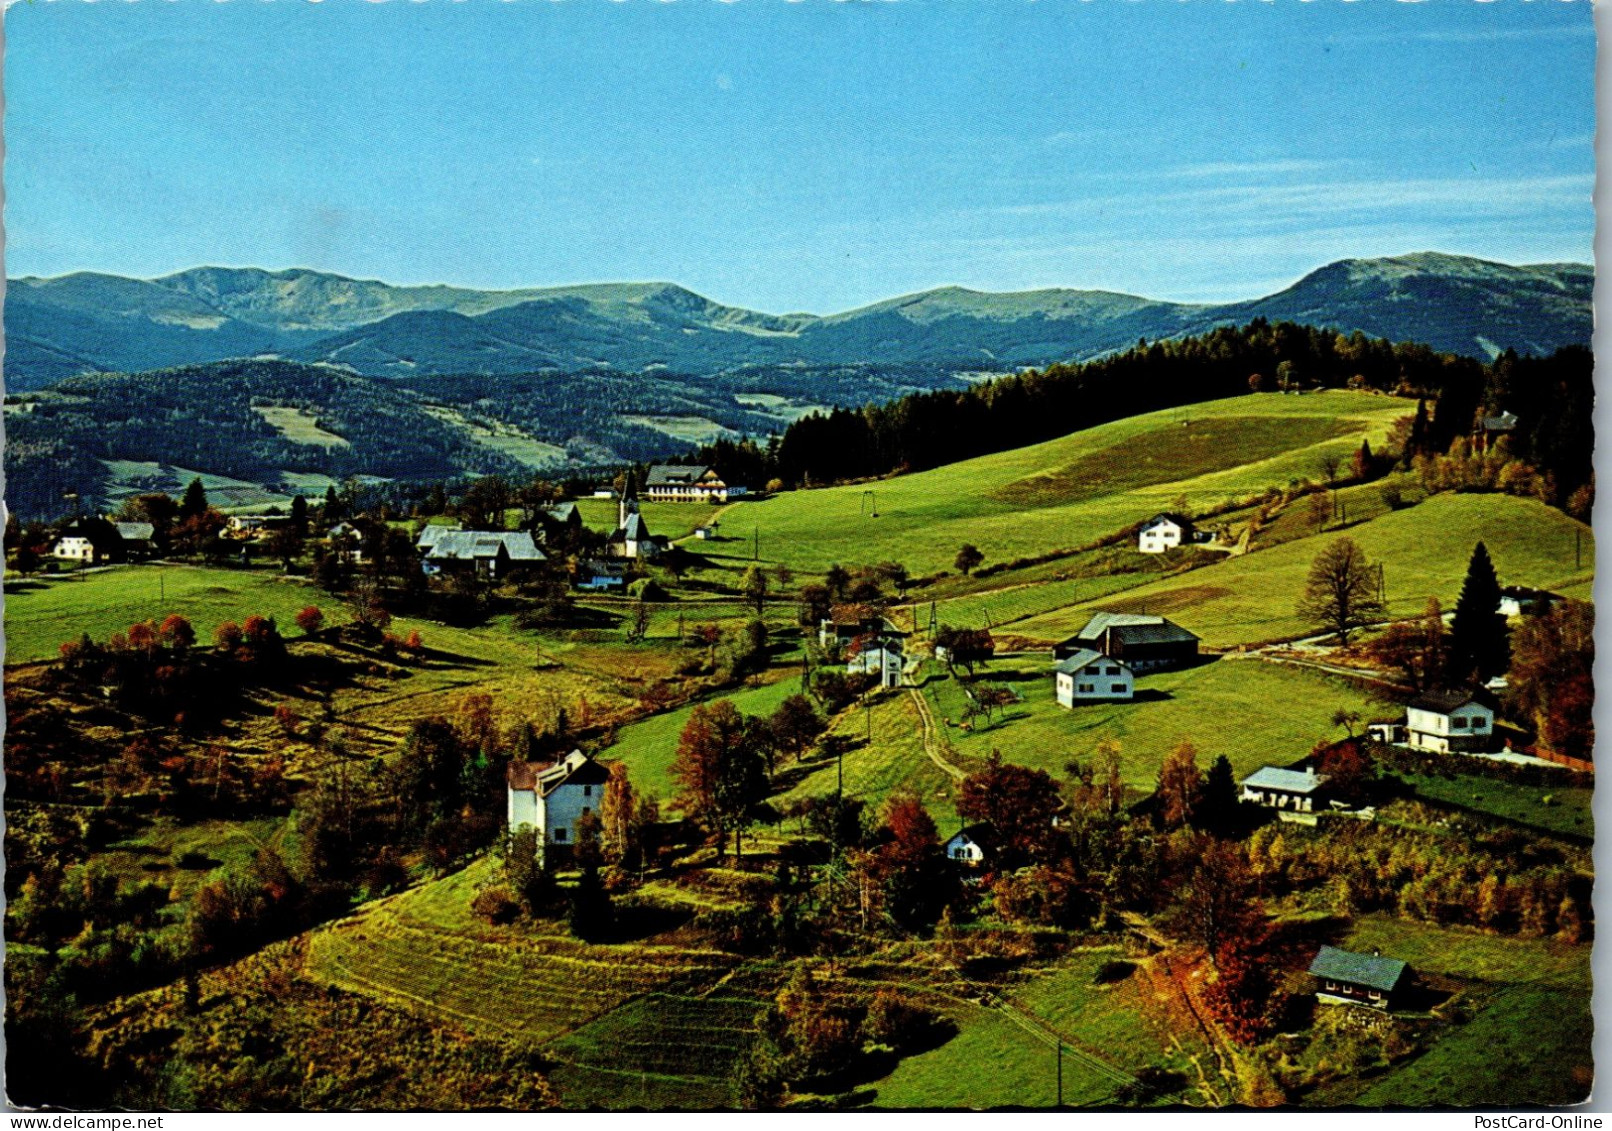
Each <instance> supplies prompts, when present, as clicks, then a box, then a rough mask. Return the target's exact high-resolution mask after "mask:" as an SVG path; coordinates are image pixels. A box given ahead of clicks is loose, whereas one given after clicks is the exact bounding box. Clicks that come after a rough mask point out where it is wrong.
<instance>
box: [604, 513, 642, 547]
mask: <svg viewBox="0 0 1612 1131" xmlns="http://www.w3.org/2000/svg"><path fill="white" fill-rule="evenodd" d="M648 539H649V524H648V523H647V522H645V521H644V516H643V515H641V514H639V513H638V512H637V511H633V513H632V514H629V515H628V516H627V521H626V522H624V523H622V524H621V525H620V526H618V527H617V528H616V532H615V533H614V534H612V535H611V536H610V540H611V541H612V542H645V541H648Z"/></svg>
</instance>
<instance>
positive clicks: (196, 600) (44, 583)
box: [5, 565, 347, 664]
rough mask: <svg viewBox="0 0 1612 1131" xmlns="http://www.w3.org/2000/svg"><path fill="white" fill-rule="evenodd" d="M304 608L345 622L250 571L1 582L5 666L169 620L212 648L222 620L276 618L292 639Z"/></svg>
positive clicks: (183, 569)
mask: <svg viewBox="0 0 1612 1131" xmlns="http://www.w3.org/2000/svg"><path fill="white" fill-rule="evenodd" d="M308 605H318V606H319V607H320V608H321V609H323V610H324V613H325V617H326V618H327V619H326V623H327V624H331V623H340V622H341V621H344V620H346V619H347V616H346V613H345V610H343V609H342V607H341V603H340V602H339V601H337V600H335V599H334V598H332V597H330V596H329V595H328V594H326V593H324V592H322V591H320V590H319V589H316V588H314V587H313V586H311V585H307V584H304V583H302V582H300V581H289V580H288V581H282V580H280V579H279V578H277V577H275V576H273V575H271V574H267V573H256V572H253V571H250V570H235V569H209V568H205V567H199V566H186V565H133V566H117V567H113V568H111V569H106V570H103V571H101V572H98V573H88V574H84V575H83V576H81V577H77V578H73V579H71V580H68V579H55V578H52V579H48V580H47V579H44V578H34V579H31V580H28V581H14V580H7V582H6V601H5V607H6V613H5V628H6V634H5V645H6V662H7V663H12V664H15V663H22V662H24V661H27V660H43V659H53V658H54V657H55V656H56V650H57V648H58V646H60V645H61V643H62V642H63V641H64V640H76V639H78V637H79V636H80V635H82V634H83V633H86V632H87V633H89V634H90V636H91V637H93V638H95V639H97V640H105V639H106V638H107V637H108V636H110V635H111V634H112V633H113V632H122V631H125V630H126V629H127V628H128V627H129V625H131V624H133V623H134V622H136V621H142V620H149V619H151V618H153V617H155V618H156V619H158V620H161V619H162V618H163V617H165V616H167V615H168V614H169V613H179V614H180V615H181V616H184V617H187V618H189V620H190V622H191V624H192V625H193V626H194V627H195V629H196V635H197V637H198V638H199V639H200V640H201V641H203V642H204V643H211V642H212V636H213V630H214V629H215V628H217V627H218V626H219V625H220V624H222V623H223V622H224V621H226V620H233V621H235V622H237V623H239V622H240V621H242V620H245V619H246V618H247V617H248V616H250V615H251V614H253V613H260V614H262V615H264V616H272V617H274V618H275V620H276V621H278V622H279V625H280V630H281V631H282V632H284V633H285V634H286V635H287V636H289V637H295V636H296V635H297V628H296V625H295V622H294V620H293V618H294V617H295V616H296V614H297V611H298V610H299V609H302V608H304V607H306V606H308Z"/></svg>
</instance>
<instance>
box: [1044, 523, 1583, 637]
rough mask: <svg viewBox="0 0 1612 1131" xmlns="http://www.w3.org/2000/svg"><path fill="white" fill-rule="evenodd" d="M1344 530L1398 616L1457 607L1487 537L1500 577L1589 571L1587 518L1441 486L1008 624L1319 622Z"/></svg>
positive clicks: (1572, 576) (1535, 582)
mask: <svg viewBox="0 0 1612 1131" xmlns="http://www.w3.org/2000/svg"><path fill="white" fill-rule="evenodd" d="M1345 536H1347V537H1349V538H1352V539H1354V540H1355V542H1356V543H1358V544H1359V546H1360V547H1361V549H1362V550H1364V551H1365V553H1366V555H1367V557H1368V558H1369V559H1370V560H1371V561H1372V562H1381V563H1382V565H1383V570H1384V584H1385V588H1386V592H1387V598H1388V612H1389V615H1390V616H1393V617H1409V616H1415V615H1417V614H1419V613H1420V612H1421V611H1422V609H1423V607H1424V606H1425V605H1426V603H1427V599H1428V598H1429V597H1437V598H1438V599H1439V600H1440V601H1441V602H1442V603H1443V604H1444V607H1445V608H1446V609H1449V608H1450V607H1452V606H1453V604H1454V602H1455V598H1456V597H1457V596H1458V595H1459V593H1460V590H1461V582H1462V580H1463V579H1464V578H1465V576H1466V567H1467V561H1468V559H1469V558H1470V556H1471V554H1472V547H1473V546H1474V545H1476V544H1477V543H1478V542H1479V541H1480V540H1481V541H1482V542H1484V543H1485V544H1486V545H1487V546H1488V548H1489V554H1490V556H1491V557H1492V558H1493V559H1494V563H1495V568H1496V570H1497V571H1498V573H1499V575H1500V581H1501V584H1503V585H1531V586H1537V587H1540V588H1546V589H1561V588H1564V587H1567V586H1568V585H1570V583H1573V582H1575V581H1580V580H1583V579H1584V578H1586V577H1587V576H1588V575H1589V574H1590V573H1591V572H1592V571H1593V569H1594V564H1595V553H1594V541H1593V538H1592V536H1591V533H1590V529H1589V527H1588V526H1585V525H1584V524H1583V523H1580V522H1576V521H1574V520H1573V519H1571V518H1569V517H1567V516H1566V515H1564V514H1563V513H1562V512H1560V511H1558V510H1555V509H1553V508H1550V507H1547V506H1545V505H1544V504H1542V503H1536V502H1534V501H1533V500H1531V499H1519V498H1514V497H1512V496H1510V495H1436V496H1434V497H1433V498H1430V499H1428V500H1426V501H1425V502H1422V503H1419V504H1418V505H1416V506H1414V507H1410V508H1407V509H1405V510H1400V511H1392V512H1389V513H1386V514H1383V515H1382V516H1381V517H1378V518H1374V519H1371V520H1370V521H1368V522H1363V523H1361V524H1360V525H1358V526H1351V527H1349V528H1347V529H1345V530H1340V531H1335V532H1327V533H1322V534H1318V535H1314V536H1312V537H1308V538H1302V539H1299V540H1296V541H1291V542H1286V543H1283V544H1282V545H1280V546H1276V547H1274V548H1272V549H1269V550H1261V551H1258V552H1256V553H1250V554H1245V555H1242V556H1240V557H1235V558H1228V559H1227V560H1225V561H1222V562H1216V563H1215V564H1213V565H1208V566H1205V567H1204V568H1202V569H1198V570H1193V571H1192V572H1191V573H1189V574H1186V575H1183V576H1181V577H1173V578H1167V579H1164V580H1160V581H1152V582H1149V583H1148V584H1146V585H1141V586H1138V587H1137V588H1135V589H1132V590H1130V591H1128V592H1127V593H1125V595H1124V596H1123V597H1122V598H1119V599H1111V598H1103V599H1098V600H1094V601H1090V602H1086V603H1083V604H1074V605H1070V606H1069V607H1067V608H1064V609H1059V610H1057V611H1054V612H1049V613H1044V614H1041V615H1039V616H1035V617H1031V618H1029V619H1027V620H1024V621H1020V622H1016V623H1015V624H1014V625H1013V631H1014V632H1016V633H1022V634H1023V635H1025V636H1029V637H1032V638H1035V639H1041V640H1048V641H1055V640H1061V639H1063V638H1064V637H1066V636H1069V635H1070V634H1072V633H1074V632H1076V631H1078V630H1079V629H1080V628H1081V626H1083V625H1084V624H1085V623H1086V621H1087V619H1088V618H1090V616H1091V614H1092V613H1094V612H1096V611H1098V610H1100V609H1101V610H1113V611H1119V612H1145V613H1152V614H1156V615H1162V616H1167V617H1169V618H1171V619H1172V620H1174V621H1176V622H1177V623H1179V624H1181V625H1182V626H1183V627H1186V628H1189V629H1191V630H1192V631H1193V632H1196V633H1197V634H1198V635H1199V636H1201V637H1202V638H1203V640H1204V643H1205V644H1207V645H1209V646H1210V647H1216V648H1229V647H1235V646H1236V645H1239V644H1252V643H1257V642H1260V641H1267V640H1281V639H1288V638H1292V637H1296V636H1302V635H1304V634H1305V633H1307V632H1312V631H1314V630H1315V628H1316V626H1315V625H1313V624H1311V623H1309V622H1306V621H1304V620H1302V619H1301V618H1300V617H1299V616H1298V615H1297V613H1296V611H1295V606H1296V604H1297V602H1298V599H1299V597H1300V595H1301V594H1302V593H1303V591H1304V582H1305V578H1306V576H1307V575H1308V573H1309V570H1310V564H1311V562H1313V561H1314V560H1315V556H1316V555H1317V554H1318V553H1320V552H1321V550H1322V549H1324V548H1325V546H1326V545H1327V543H1329V542H1330V541H1332V540H1333V539H1334V538H1338V537H1345ZM1575 539H1576V540H1577V545H1578V553H1577V555H1575Z"/></svg>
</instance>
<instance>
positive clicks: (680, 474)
mask: <svg viewBox="0 0 1612 1131" xmlns="http://www.w3.org/2000/svg"><path fill="white" fill-rule="evenodd" d="M710 470H711V469H710V468H709V467H705V466H703V465H700V464H692V463H662V464H657V465H656V466H654V467H652V468H650V469H649V478H647V479H645V480H644V486H645V487H687V486H689V485H690V484H692V483H693V482H694V481H695V480H697V479H699V478H700V477H701V476H702V475H704V474H705V473H706V472H707V471H710Z"/></svg>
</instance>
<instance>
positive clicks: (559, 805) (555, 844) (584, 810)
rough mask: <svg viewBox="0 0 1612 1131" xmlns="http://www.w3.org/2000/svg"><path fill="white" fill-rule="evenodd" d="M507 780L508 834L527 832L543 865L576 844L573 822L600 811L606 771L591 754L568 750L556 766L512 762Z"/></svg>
mask: <svg viewBox="0 0 1612 1131" xmlns="http://www.w3.org/2000/svg"><path fill="white" fill-rule="evenodd" d="M507 781H508V785H509V818H508V819H509V831H510V832H511V833H514V832H518V831H520V829H521V828H522V827H525V828H529V829H531V830H532V832H533V833H535V834H536V836H537V858H538V860H539V861H540V862H541V863H543V864H544V865H545V866H546V865H547V864H548V863H549V862H550V861H551V860H553V859H554V857H556V856H563V855H565V854H566V853H567V852H569V851H570V850H571V848H573V847H574V846H575V845H576V842H577V822H578V821H580V820H581V819H582V818H583V817H584V816H586V815H588V814H591V813H597V812H598V811H599V807H600V805H602V804H603V802H604V796H605V790H606V788H608V786H609V782H610V771H609V770H607V769H605V767H604V766H603V765H601V764H600V763H599V762H598V761H596V760H595V759H594V757H593V755H591V754H584V753H583V752H582V751H580V750H573V751H571V753H569V754H567V755H566V756H565V757H564V758H562V759H560V760H559V761H558V762H511V763H510V766H509V772H508V777H507Z"/></svg>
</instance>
